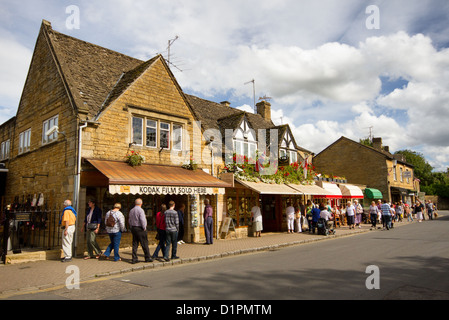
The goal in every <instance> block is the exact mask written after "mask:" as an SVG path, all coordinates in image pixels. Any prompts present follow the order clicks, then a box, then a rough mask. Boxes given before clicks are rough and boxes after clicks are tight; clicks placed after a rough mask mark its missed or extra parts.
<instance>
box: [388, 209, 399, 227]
mask: <svg viewBox="0 0 449 320" xmlns="http://www.w3.org/2000/svg"><path fill="white" fill-rule="evenodd" d="M388 205H389V206H390V229H393V228H394V222H395V221H396V218H397V217H396V206H395V205H393V204H392V203H389V204H388Z"/></svg>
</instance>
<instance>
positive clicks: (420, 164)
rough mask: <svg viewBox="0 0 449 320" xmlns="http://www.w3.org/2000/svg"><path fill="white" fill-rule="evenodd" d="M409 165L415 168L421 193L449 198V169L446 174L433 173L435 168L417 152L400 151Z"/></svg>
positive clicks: (398, 152)
mask: <svg viewBox="0 0 449 320" xmlns="http://www.w3.org/2000/svg"><path fill="white" fill-rule="evenodd" d="M396 153H397V154H402V155H404V156H405V159H406V161H407V162H408V163H410V164H412V165H413V166H414V174H415V177H416V178H418V179H419V180H420V188H421V191H423V192H425V193H426V194H430V195H437V196H440V197H445V198H449V168H448V169H447V171H446V172H432V170H433V167H432V166H431V165H430V164H429V163H428V162H427V161H426V159H425V158H424V156H423V155H422V154H421V153H419V152H416V151H411V150H400V151H397V152H396Z"/></svg>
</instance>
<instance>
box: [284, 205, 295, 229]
mask: <svg viewBox="0 0 449 320" xmlns="http://www.w3.org/2000/svg"><path fill="white" fill-rule="evenodd" d="M285 214H286V215H287V229H288V233H293V232H294V231H295V226H294V222H295V208H294V207H293V206H292V205H289V206H288V207H287V208H286V209H285Z"/></svg>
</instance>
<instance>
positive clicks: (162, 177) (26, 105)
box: [0, 20, 311, 252]
mask: <svg viewBox="0 0 449 320" xmlns="http://www.w3.org/2000/svg"><path fill="white" fill-rule="evenodd" d="M227 130H230V131H227ZM0 138H1V139H2V140H1V142H2V149H1V156H2V158H1V159H0V161H1V163H3V164H4V171H5V175H6V179H5V181H6V182H4V183H3V185H4V186H5V185H6V187H5V188H4V192H3V194H2V200H3V202H4V204H12V205H13V208H19V209H20V208H25V207H28V208H29V207H31V208H34V209H33V210H36V211H38V212H39V211H42V212H43V211H45V210H43V209H42V208H44V207H51V208H58V209H55V210H59V209H60V206H59V205H62V203H63V201H64V200H65V199H71V200H72V202H73V203H74V206H75V208H76V209H77V211H78V213H79V217H78V226H77V230H78V231H79V230H80V228H81V226H82V221H83V220H84V217H85V209H86V205H87V200H88V199H89V198H94V199H96V202H97V205H98V206H99V207H101V209H102V210H103V212H105V211H106V210H109V209H110V208H112V206H113V204H114V203H115V202H120V203H121V204H122V211H123V212H124V213H125V215H126V214H127V213H128V211H129V209H131V208H132V207H133V203H134V199H135V198H137V197H140V198H142V199H143V202H144V204H143V208H144V210H145V212H146V214H147V219H148V221H149V226H150V229H151V228H152V227H153V221H154V217H155V215H156V213H157V212H158V211H159V209H160V205H161V204H162V203H168V201H169V200H174V201H175V202H176V204H181V203H184V204H185V205H186V206H187V209H186V212H185V227H186V232H185V235H184V240H185V241H188V242H198V241H201V240H202V238H203V237H204V232H203V230H202V212H203V200H204V199H205V198H209V199H210V200H211V203H212V205H213V207H214V215H215V216H214V218H215V219H214V221H215V225H214V228H215V230H214V233H215V236H216V237H218V236H219V229H220V224H221V222H222V220H223V217H224V216H225V215H228V216H231V217H232V218H233V221H234V224H235V225H236V227H237V229H238V230H237V233H238V234H239V235H240V236H246V234H247V232H248V231H247V227H248V224H249V212H250V209H251V206H252V205H255V204H259V205H260V204H263V205H264V207H265V208H266V211H265V217H266V218H267V220H266V221H267V223H266V226H267V227H266V230H276V231H277V230H281V229H282V228H283V220H282V217H283V212H282V210H283V207H284V208H285V206H286V199H283V200H282V199H281V195H282V196H283V197H293V196H295V197H299V196H304V193H301V192H299V191H297V190H294V189H292V188H289V187H288V186H287V185H285V184H283V185H282V184H280V185H278V186H277V188H275V187H273V186H271V187H270V186H269V184H268V183H263V182H260V183H256V182H254V181H253V182H251V181H242V180H238V179H235V176H234V173H235V172H230V170H228V169H229V168H228V165H227V161H226V159H225V155H226V154H229V153H230V154H231V155H234V156H235V155H242V156H243V157H244V158H246V159H248V158H251V159H253V158H254V157H255V155H256V153H259V152H260V150H261V149H263V150H266V151H267V153H266V155H267V156H271V155H273V154H276V155H277V154H280V155H281V159H282V161H286V162H287V163H290V162H291V163H298V162H301V161H303V162H304V161H305V160H310V158H311V152H309V151H307V150H305V149H302V148H300V147H299V146H298V145H297V144H296V142H295V140H294V138H293V135H292V133H291V131H290V129H289V127H288V125H283V126H275V125H274V124H273V122H272V121H271V106H270V104H269V103H268V102H266V101H261V102H260V103H259V104H258V106H257V113H254V114H253V113H247V112H243V111H241V110H237V109H235V108H232V107H230V106H229V103H227V102H223V103H216V102H211V101H207V100H204V99H201V98H198V97H195V96H192V95H187V94H185V93H184V92H183V91H182V89H181V87H180V86H179V84H178V83H177V81H176V79H175V77H174V75H173V74H172V72H171V71H170V68H169V67H168V65H167V63H166V61H165V60H164V58H163V57H162V56H160V55H158V56H155V57H153V58H151V59H150V60H148V61H142V60H138V59H135V58H132V57H129V56H126V55H123V54H121V53H118V52H115V51H112V50H109V49H106V48H103V47H100V46H97V45H95V44H91V43H88V42H85V41H82V40H79V39H75V38H73V37H70V36H67V35H64V34H62V33H60V32H57V31H55V30H53V28H52V26H51V23H50V22H48V21H45V20H44V21H43V22H42V25H41V29H40V31H39V35H38V37H37V41H36V45H35V49H34V53H33V57H32V61H31V65H30V68H29V72H28V75H27V79H26V82H25V86H24V89H23V93H22V96H21V99H20V102H19V106H18V110H17V114H16V116H15V117H14V118H12V119H10V120H9V121H7V122H6V123H4V124H3V125H1V126H0ZM227 138H229V139H227ZM269 141H276V143H275V145H276V146H278V147H276V149H275V151H276V152H273V151H274V149H271V150H267V145H268V143H267V142H269ZM268 149H269V148H268ZM277 160H278V159H277V158H276V161H277ZM136 161H137V162H138V163H137V165H136ZM139 162H140V163H139ZM306 162H307V161H306ZM197 168H198V169H197ZM195 169H196V170H195ZM264 188H265V189H264ZM266 189H269V191H267V190H266ZM289 201H292V200H291V199H290V200H289ZM282 203H284V204H282ZM52 214H53V215H54V214H55V212H53V213H52ZM56 215H58V213H57V212H56ZM49 219H50V218H49V217H48V215H46V214H45V215H41V216H39V221H38V222H36V221H24V222H26V223H24V224H20V223H19V224H18V225H16V227H17V228H19V229H20V228H23V229H25V228H28V229H33V230H34V232H36V230H37V229H38V228H41V229H42V234H43V235H44V236H45V237H47V238H46V239H48V247H52V246H53V245H51V243H54V239H55V238H59V233H58V232H57V231H56V227H54V226H53V227H52V228H53V230H49V229H51V228H50V227H51V225H50V223H49ZM56 219H57V217H56ZM80 222H81V223H80ZM23 231H24V232H23V233H22V234H26V232H25V231H26V230H23ZM28 231H29V230H28ZM51 232H53V233H52V234H50V233H51ZM30 237H31V236H30ZM33 237H35V235H33ZM38 237H42V235H39V236H38ZM150 239H151V237H150ZM29 240H30V239H22V240H20V239H18V241H23V242H27V243H29V242H30V241H29ZM45 241H47V240H45ZM36 243H37V242H36ZM76 245H77V250H78V252H82V251H83V250H84V241H83V234H82V233H81V232H77V238H76Z"/></svg>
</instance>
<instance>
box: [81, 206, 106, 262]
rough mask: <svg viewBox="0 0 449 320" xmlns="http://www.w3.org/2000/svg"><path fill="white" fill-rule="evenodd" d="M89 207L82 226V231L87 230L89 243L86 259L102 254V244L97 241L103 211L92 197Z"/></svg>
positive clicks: (87, 241) (87, 242)
mask: <svg viewBox="0 0 449 320" xmlns="http://www.w3.org/2000/svg"><path fill="white" fill-rule="evenodd" d="M87 205H88V208H87V210H86V217H85V218H84V225H83V227H82V228H81V232H83V231H84V230H85V231H86V236H87V237H86V238H87V239H86V244H87V257H85V258H84V259H85V260H87V259H90V258H93V257H94V252H95V258H97V259H98V258H99V257H100V255H101V254H102V252H101V249H100V246H99V245H98V243H97V239H96V238H97V234H98V231H99V230H100V225H101V218H102V212H101V209H100V208H99V207H97V206H96V205H95V200H94V199H90V200H89V202H88V203H87Z"/></svg>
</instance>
